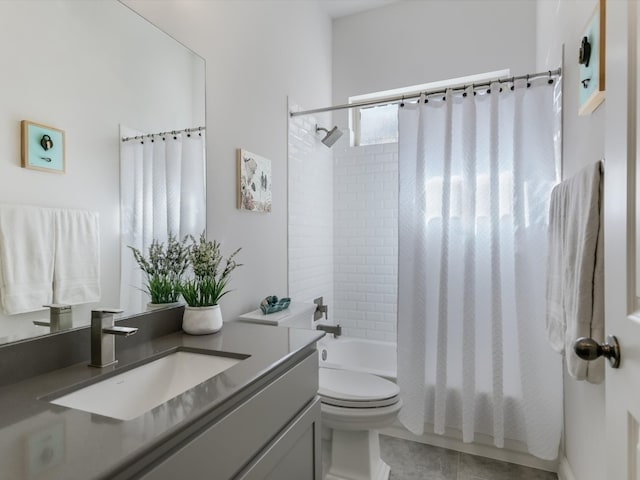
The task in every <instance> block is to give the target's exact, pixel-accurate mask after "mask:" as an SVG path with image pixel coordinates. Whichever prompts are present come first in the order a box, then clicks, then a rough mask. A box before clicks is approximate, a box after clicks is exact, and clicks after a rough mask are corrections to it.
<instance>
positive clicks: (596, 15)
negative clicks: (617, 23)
mask: <svg viewBox="0 0 640 480" xmlns="http://www.w3.org/2000/svg"><path fill="white" fill-rule="evenodd" d="M605 13H606V11H605V0H598V3H597V4H596V8H595V10H594V11H593V14H592V15H591V17H590V18H589V21H588V22H587V25H586V27H585V28H584V30H583V32H582V36H581V40H580V42H581V43H580V53H579V55H578V63H579V64H580V66H579V68H580V87H579V89H578V90H579V91H580V109H579V111H578V113H579V114H580V115H589V114H590V113H591V112H593V111H594V110H595V109H596V108H597V107H598V105H600V104H601V103H602V102H603V100H604V90H605V81H604V80H605V78H604V71H605V31H604V29H605V23H606V18H605Z"/></svg>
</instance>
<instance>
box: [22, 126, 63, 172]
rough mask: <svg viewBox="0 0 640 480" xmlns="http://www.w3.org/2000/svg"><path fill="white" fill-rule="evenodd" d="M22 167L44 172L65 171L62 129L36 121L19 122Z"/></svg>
mask: <svg viewBox="0 0 640 480" xmlns="http://www.w3.org/2000/svg"><path fill="white" fill-rule="evenodd" d="M20 127H21V137H22V167H23V168H30V169H32V170H41V171H44V172H52V173H64V172H65V145H64V131H63V130H60V129H58V128H54V127H49V126H47V125H42V124H40V123H36V122H30V121H28V120H22V122H20Z"/></svg>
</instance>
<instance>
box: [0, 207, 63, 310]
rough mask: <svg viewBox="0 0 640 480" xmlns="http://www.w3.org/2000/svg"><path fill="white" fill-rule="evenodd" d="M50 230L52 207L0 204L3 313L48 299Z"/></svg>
mask: <svg viewBox="0 0 640 480" xmlns="http://www.w3.org/2000/svg"><path fill="white" fill-rule="evenodd" d="M53 232H54V218H53V210H52V209H49V208H40V207H30V206H23V205H6V204H5V205H0V303H1V304H2V309H3V311H4V312H5V313H6V314H8V315H13V314H17V313H25V312H32V311H35V310H41V309H42V308H43V305H46V304H50V303H51V301H52V282H53V265H54V235H53Z"/></svg>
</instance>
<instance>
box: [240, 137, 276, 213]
mask: <svg viewBox="0 0 640 480" xmlns="http://www.w3.org/2000/svg"><path fill="white" fill-rule="evenodd" d="M237 154H238V208H239V209H240V210H250V211H252V212H266V213H268V212H271V160H269V159H268V158H264V157H261V156H260V155H256V154H255V153H251V152H249V151H247V150H244V149H242V148H238V150H237Z"/></svg>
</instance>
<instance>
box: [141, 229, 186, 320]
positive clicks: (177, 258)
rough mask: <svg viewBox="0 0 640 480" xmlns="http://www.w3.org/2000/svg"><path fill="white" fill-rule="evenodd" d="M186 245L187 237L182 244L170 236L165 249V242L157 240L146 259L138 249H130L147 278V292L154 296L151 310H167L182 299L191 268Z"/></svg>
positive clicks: (153, 242) (173, 236) (150, 306)
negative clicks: (182, 292)
mask: <svg viewBox="0 0 640 480" xmlns="http://www.w3.org/2000/svg"><path fill="white" fill-rule="evenodd" d="M186 242H187V237H185V238H184V239H183V240H182V241H179V240H178V239H177V238H176V237H175V235H173V234H169V239H168V241H167V246H166V248H165V246H164V244H163V243H160V242H159V241H158V240H157V239H154V240H153V241H152V242H151V245H150V246H149V250H148V254H147V256H146V257H145V256H144V254H143V253H142V252H141V251H140V250H138V249H137V248H134V247H131V246H129V248H130V249H131V251H132V252H133V257H134V258H135V260H136V262H137V263H138V265H139V266H140V269H141V270H142V271H143V272H144V275H145V280H146V282H145V283H146V285H145V291H146V292H147V293H148V294H149V296H150V297H151V302H150V303H149V304H148V307H149V309H154V308H159V307H166V306H168V305H169V304H176V303H178V301H179V300H180V292H181V290H180V286H181V281H182V276H183V275H184V272H185V271H186V270H187V267H188V265H189V257H188V253H189V248H188V247H187V245H186Z"/></svg>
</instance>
